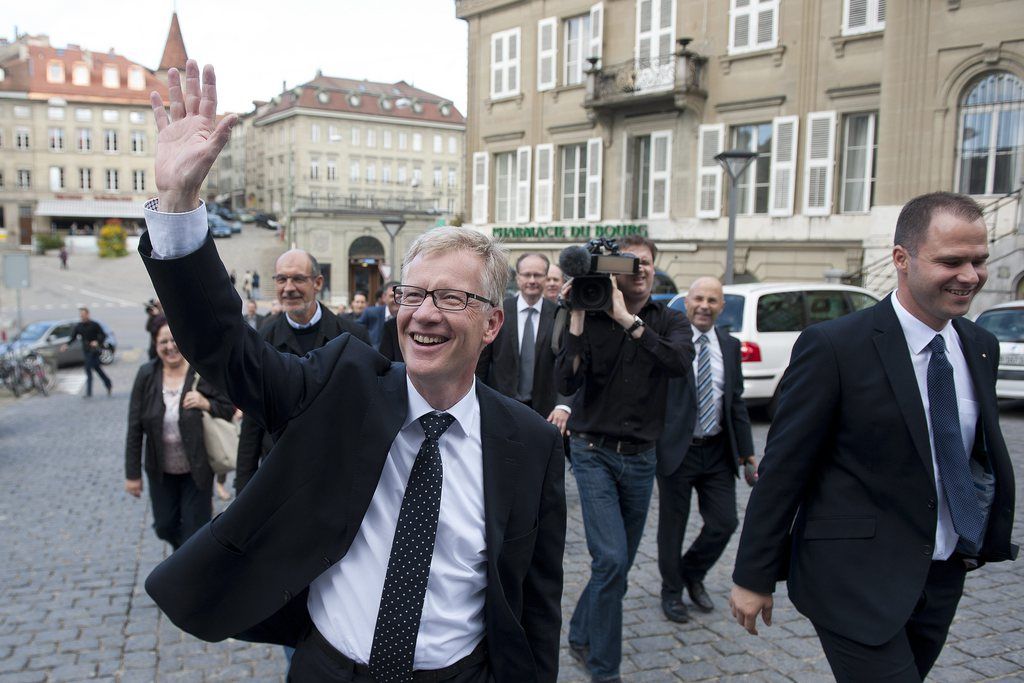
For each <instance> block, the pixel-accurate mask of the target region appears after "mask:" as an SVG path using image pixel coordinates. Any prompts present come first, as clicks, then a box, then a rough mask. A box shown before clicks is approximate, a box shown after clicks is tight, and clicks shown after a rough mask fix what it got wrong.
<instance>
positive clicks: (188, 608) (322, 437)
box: [139, 235, 566, 683]
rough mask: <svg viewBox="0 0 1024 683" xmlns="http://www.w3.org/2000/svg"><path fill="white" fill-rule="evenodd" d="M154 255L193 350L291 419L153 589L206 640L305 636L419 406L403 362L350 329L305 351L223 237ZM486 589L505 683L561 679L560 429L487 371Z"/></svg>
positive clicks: (234, 386) (269, 421) (235, 388)
mask: <svg viewBox="0 0 1024 683" xmlns="http://www.w3.org/2000/svg"><path fill="white" fill-rule="evenodd" d="M150 250H151V246H150V243H149V237H148V235H143V237H142V241H141V244H140V248H139V251H140V252H141V253H142V254H143V257H144V260H145V264H146V267H147V269H148V270H149V273H150V276H151V277H152V279H153V283H154V285H155V286H156V290H157V292H158V294H159V296H160V300H161V301H162V302H163V303H164V309H165V310H166V311H167V317H168V319H169V320H171V323H172V325H173V326H174V328H175V329H177V330H180V331H181V332H180V333H179V336H178V337H177V338H176V341H177V342H178V344H179V347H180V348H181V351H182V353H183V354H184V355H185V357H186V358H188V359H189V360H190V362H192V363H193V364H194V365H195V366H196V367H198V368H199V369H200V371H201V372H202V373H204V376H206V377H209V378H210V380H211V381H212V382H213V383H215V384H218V385H221V386H224V387H226V388H227V390H228V394H229V395H230V396H231V397H232V399H233V400H235V401H236V402H237V403H238V405H239V406H240V407H241V408H242V410H243V411H244V412H245V413H247V414H252V415H254V416H258V417H259V419H260V421H261V422H262V423H263V424H265V425H266V426H267V427H268V428H269V429H271V430H282V431H281V435H280V438H279V439H278V441H277V443H276V444H275V446H274V449H273V450H272V451H271V453H270V454H269V455H268V456H267V458H266V460H265V461H264V463H263V465H262V466H261V467H260V469H259V471H258V472H257V473H256V476H254V477H253V479H252V481H250V482H249V485H248V486H247V487H246V488H245V490H244V491H242V493H241V495H239V496H238V498H237V499H236V500H235V501H234V502H233V503H232V504H231V505H230V506H229V507H228V508H227V510H226V511H225V512H224V513H223V514H221V515H220V516H218V517H216V518H215V519H214V520H213V521H212V522H211V523H210V524H208V525H207V526H205V527H203V528H202V529H201V530H199V531H198V532H197V533H196V534H195V535H193V536H192V537H191V538H190V539H189V540H188V541H187V542H186V543H185V544H184V545H183V546H182V547H181V548H180V549H179V550H178V551H177V552H175V553H174V554H173V555H172V556H171V557H170V558H168V559H167V560H165V561H164V562H163V563H161V564H160V565H159V566H158V567H157V568H156V569H155V570H154V571H153V573H152V574H150V576H149V578H148V579H147V580H146V590H147V591H148V592H149V594H150V595H151V596H152V597H153V599H154V601H155V602H156V603H157V605H159V606H160V608H161V609H162V610H164V612H165V613H166V614H167V615H168V616H169V617H170V619H171V620H172V621H173V622H174V623H175V624H177V625H178V626H179V627H180V628H182V629H184V630H185V631H187V632H189V633H191V634H193V635H195V636H197V637H199V638H202V639H204V640H222V639H224V638H228V637H236V638H242V639H247V640H255V641H259V642H274V643H283V644H289V645H293V644H295V642H296V640H297V639H298V638H300V637H302V636H303V635H304V633H305V632H307V631H308V628H309V624H310V618H309V614H308V611H307V609H306V598H307V595H308V591H307V588H308V586H309V584H310V583H311V582H312V581H313V580H314V579H315V578H316V577H317V576H319V575H320V574H322V573H323V572H324V571H325V570H327V569H328V568H329V567H331V566H332V565H333V564H334V563H335V562H337V561H338V560H340V559H341V558H342V557H344V555H345V554H346V553H347V552H348V549H349V546H350V545H351V543H352V540H353V538H355V536H356V534H357V532H358V531H359V527H360V524H361V523H362V520H363V516H364V515H365V513H366V510H367V508H368V506H369V504H370V500H371V498H372V497H373V493H374V491H375V490H376V487H377V484H378V481H379V478H380V473H381V471H382V469H383V467H384V465H385V462H386V460H387V457H388V451H389V449H390V447H391V444H392V442H393V441H394V438H395V436H396V434H397V433H398V431H399V429H400V428H401V425H402V422H403V421H404V419H405V416H406V414H407V411H408V392H407V389H406V374H405V366H404V365H403V364H401V363H391V362H390V361H388V360H387V359H385V358H384V357H383V356H381V355H380V354H378V353H377V352H376V351H374V350H373V349H371V348H369V347H368V346H366V345H365V344H362V343H360V342H357V341H356V340H354V339H353V338H352V336H351V335H348V334H343V335H341V336H340V337H338V338H336V339H334V340H333V341H331V342H330V343H328V344H327V345H326V346H324V347H322V348H320V349H316V350H315V351H313V352H312V353H310V354H309V355H308V356H306V357H305V358H298V357H296V356H294V355H291V354H283V353H279V352H277V351H275V350H274V349H273V348H271V346H270V345H269V344H266V343H263V342H262V340H260V339H259V337H258V336H257V335H256V334H255V333H254V332H253V331H252V330H251V329H249V327H248V326H247V325H245V324H244V323H243V322H242V318H241V316H240V315H238V309H239V306H240V305H241V302H240V301H239V299H238V295H237V294H236V293H235V292H234V290H233V288H232V287H231V283H230V282H229V281H228V276H227V273H226V272H225V271H224V267H223V264H221V263H220V260H219V259H218V257H217V252H216V248H215V247H214V244H213V240H212V239H211V238H209V237H208V238H207V240H206V243H205V244H204V246H203V247H202V248H200V249H199V250H198V251H197V252H195V253H193V254H190V255H188V256H185V257H182V258H178V259H171V260H154V259H151V258H148V254H149V252H150ZM477 396H478V399H479V404H480V430H481V445H482V451H483V477H484V483H483V486H484V524H485V537H486V540H487V587H486V589H485V594H484V622H485V629H486V637H487V642H488V643H489V648H488V661H489V664H490V671H491V674H492V675H493V676H494V679H495V680H496V681H498V682H499V683H505V682H507V683H520V682H522V681H551V682H553V681H555V680H556V678H557V673H558V648H559V630H560V626H561V604H560V601H561V595H562V553H563V549H564V543H565V514H566V511H565V491H564V462H563V460H564V459H563V456H562V439H561V436H560V435H559V434H558V431H557V430H556V429H555V428H554V427H553V426H551V425H549V424H547V423H546V422H544V421H543V420H542V419H541V418H539V417H538V416H537V415H536V414H535V413H534V412H533V411H531V410H529V409H527V408H526V407H525V406H523V405H521V404H519V403H517V402H516V401H513V400H511V399H507V398H505V397H504V396H501V395H500V394H498V393H497V392H495V391H493V390H491V389H489V388H488V387H486V386H485V385H482V384H479V383H478V384H477Z"/></svg>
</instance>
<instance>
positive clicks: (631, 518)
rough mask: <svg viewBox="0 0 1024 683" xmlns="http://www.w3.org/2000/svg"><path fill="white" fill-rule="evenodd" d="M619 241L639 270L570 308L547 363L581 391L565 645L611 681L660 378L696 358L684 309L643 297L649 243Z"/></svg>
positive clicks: (563, 385)
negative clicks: (604, 304) (573, 575)
mask: <svg viewBox="0 0 1024 683" xmlns="http://www.w3.org/2000/svg"><path fill="white" fill-rule="evenodd" d="M619 247H620V248H621V249H622V252H623V253H625V252H630V253H631V254H632V255H634V256H636V257H637V258H638V259H639V261H640V270H639V272H638V273H636V274H628V275H615V276H612V278H611V279H612V292H611V303H610V305H609V308H608V310H607V311H594V312H586V311H582V310H577V309H573V311H572V313H571V314H570V320H569V333H568V334H567V335H565V343H564V345H563V347H562V349H561V351H560V352H559V354H558V358H557V360H556V362H555V377H556V378H557V380H558V382H559V383H560V385H559V387H558V390H559V392H560V393H562V394H572V393H574V392H577V391H579V393H578V394H577V395H576V399H575V402H574V404H573V412H572V415H571V417H570V418H569V425H568V426H569V430H570V432H571V433H572V439H571V442H570V443H571V450H572V465H573V473H574V474H575V476H576V484H577V487H578V489H579V494H580V504H581V507H582V511H583V525H584V528H585V530H586V537H587V549H588V550H589V551H590V557H591V576H590V581H589V582H588V583H587V585H586V587H585V588H584V589H583V593H582V594H581V595H580V599H579V602H578V603H577V605H576V609H575V611H574V612H573V615H572V621H571V622H570V625H569V650H570V653H571V654H572V656H573V658H574V659H576V660H577V661H578V662H580V663H581V664H583V665H584V666H585V667H586V668H587V670H588V671H589V672H590V675H591V676H592V677H593V680H595V681H604V680H609V681H617V680H619V665H620V663H621V660H622V598H623V596H624V595H625V592H626V577H627V574H628V573H629V568H630V566H631V565H632V564H633V558H634V556H635V555H636V551H637V547H638V546H639V544H640V537H641V535H642V534H643V529H644V522H645V521H646V519H647V509H648V507H649V505H650V502H651V491H652V489H653V486H654V474H655V465H656V456H655V449H654V442H655V441H656V440H657V439H658V436H659V435H660V434H661V430H662V427H663V426H664V422H665V396H666V391H667V387H668V378H669V377H683V376H685V375H686V372H687V370H688V368H689V366H690V364H691V363H692V362H693V357H694V352H693V341H692V338H693V334H692V332H691V329H690V324H689V322H687V320H686V317H685V316H684V315H683V314H682V313H680V312H679V311H675V310H673V309H670V308H666V307H665V305H664V304H661V303H659V302H655V301H652V300H651V298H650V295H651V288H652V287H653V286H654V259H655V257H656V256H657V253H658V249H657V247H656V246H655V244H654V242H653V241H651V240H650V239H648V238H646V237H640V236H629V237H626V238H624V239H622V240H620V241H619ZM571 288H572V283H571V282H570V283H569V284H568V285H566V289H565V296H566V298H568V297H569V294H570V293H571Z"/></svg>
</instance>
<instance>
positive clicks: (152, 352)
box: [145, 299, 167, 360]
mask: <svg viewBox="0 0 1024 683" xmlns="http://www.w3.org/2000/svg"><path fill="white" fill-rule="evenodd" d="M166 322H167V318H165V317H164V309H163V307H162V306H160V302H159V301H158V300H156V299H150V300H149V301H147V302H146V325H145V327H146V336H147V337H149V350H148V354H149V359H150V360H153V359H154V358H156V332H157V330H159V329H160V327H161V326H162V325H163V324H164V323H166Z"/></svg>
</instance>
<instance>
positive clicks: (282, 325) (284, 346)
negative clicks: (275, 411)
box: [235, 304, 370, 492]
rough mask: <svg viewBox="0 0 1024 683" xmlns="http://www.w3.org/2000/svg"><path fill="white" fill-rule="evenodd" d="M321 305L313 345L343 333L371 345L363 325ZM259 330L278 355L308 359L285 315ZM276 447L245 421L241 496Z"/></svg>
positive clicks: (238, 482) (238, 479)
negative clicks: (266, 457) (268, 454)
mask: <svg viewBox="0 0 1024 683" xmlns="http://www.w3.org/2000/svg"><path fill="white" fill-rule="evenodd" d="M319 305H320V314H321V318H320V328H319V329H318V330H317V332H316V339H315V340H314V342H313V346H314V348H320V347H321V346H323V345H324V344H326V343H327V342H329V341H330V340H332V339H334V338H335V337H337V336H338V335H340V334H342V333H343V332H348V333H349V334H351V335H352V336H354V337H355V338H356V339H358V340H360V341H362V342H363V343H365V344H369V343H370V336H369V335H368V334H367V332H366V328H364V327H363V326H362V325H360V324H359V323H356V322H352V321H351V320H346V319H344V318H339V317H338V316H336V315H335V314H334V313H332V312H331V311H329V310H328V309H327V307H326V306H324V305H322V304H319ZM243 320H244V318H243ZM246 324H248V323H246ZM257 330H258V334H259V336H260V338H261V339H263V340H264V341H266V342H267V343H268V344H270V345H271V346H273V347H274V348H275V349H277V350H278V351H281V352H282V353H291V354H294V355H296V356H301V355H304V354H303V353H302V349H301V348H300V347H299V343H298V341H297V340H296V338H295V331H294V328H293V327H292V326H291V325H289V324H288V321H287V320H286V319H285V316H284V315H275V316H273V317H270V318H265V319H264V320H263V322H262V325H260V326H259V327H258V328H257ZM273 445H274V439H273V437H272V436H271V435H270V433H268V432H267V431H266V430H265V429H264V428H263V426H262V425H261V424H260V423H259V421H258V420H256V419H254V418H253V417H252V416H249V415H245V416H243V417H242V432H241V435H240V436H239V437H238V457H237V463H236V464H235V491H236V492H241V490H242V489H243V488H245V485H246V484H248V483H249V480H250V479H252V475H253V474H255V473H256V469H257V468H258V467H259V465H260V460H262V459H263V457H264V456H265V455H266V454H267V453H268V452H269V451H270V448H271V447H272V446H273Z"/></svg>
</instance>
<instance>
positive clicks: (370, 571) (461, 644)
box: [144, 199, 487, 669]
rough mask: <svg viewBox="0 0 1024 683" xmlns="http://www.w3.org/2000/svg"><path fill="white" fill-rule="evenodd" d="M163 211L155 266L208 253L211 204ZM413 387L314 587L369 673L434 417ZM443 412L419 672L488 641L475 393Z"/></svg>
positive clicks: (325, 630)
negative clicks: (365, 501) (371, 486)
mask: <svg viewBox="0 0 1024 683" xmlns="http://www.w3.org/2000/svg"><path fill="white" fill-rule="evenodd" d="M157 208H158V206H157V203H156V200H155V199H153V200H150V201H148V202H146V205H145V209H144V212H145V216H146V224H147V227H148V228H149V239H150V242H151V243H152V245H153V256H154V257H155V258H176V257H179V256H185V255H187V254H190V253H192V252H194V251H196V250H197V249H199V248H200V247H201V246H202V245H203V242H204V241H205V239H206V234H207V226H206V207H205V205H200V207H199V208H198V209H195V210H194V211H190V212H188V213H183V214H168V213H161V212H159V211H157ZM318 310H319V308H318ZM406 387H407V391H408V398H409V414H408V415H407V416H406V420H405V423H404V424H403V425H402V429H401V430H400V431H399V432H398V435H397V436H396V437H395V440H394V442H393V443H392V444H391V448H390V450H389V451H388V457H387V460H386V462H385V463H384V470H383V471H382V472H381V477H380V480H379V481H378V483H377V488H376V490H375V491H374V494H373V498H372V499H371V501H370V506H369V508H368V509H367V511H366V515H365V516H364V517H363V521H362V523H361V524H360V526H359V531H358V533H357V534H356V537H355V539H354V540H353V541H352V545H351V547H350V548H349V550H348V553H347V554H346V555H345V557H343V558H342V559H341V560H340V561H339V562H338V563H337V564H335V565H334V566H333V567H331V568H330V569H328V570H327V571H326V572H324V573H323V574H321V575H320V576H319V577H318V578H317V579H316V580H314V581H313V583H312V584H310V586H309V599H308V601H307V603H306V605H307V608H308V609H309V613H310V616H311V617H312V619H313V623H314V624H315V625H316V627H317V630H319V631H320V633H322V634H323V636H324V637H325V638H326V639H327V641H328V642H329V643H331V645H333V646H334V647H335V649H337V650H338V651H339V652H341V653H342V654H344V655H345V656H347V657H349V658H350V659H353V660H355V661H357V662H361V663H363V664H366V663H369V661H370V647H371V645H372V644H373V630H374V627H375V626H376V623H377V611H378V609H379V608H380V598H381V594H382V593H383V590H384V577H385V575H386V574H387V567H388V560H389V558H390V555H391V543H392V541H393V540H394V536H395V528H396V527H397V525H398V514H399V511H400V510H401V506H402V498H403V496H404V495H405V487H406V483H407V482H408V480H409V473H410V472H411V471H412V465H413V462H414V461H415V459H416V454H417V453H418V452H419V448H420V445H421V444H422V442H423V428H422V427H421V426H420V423H419V422H418V419H419V418H420V417H421V416H423V415H425V414H426V413H429V412H431V411H432V410H434V409H433V408H432V407H431V406H430V404H428V403H427V401H426V399H424V398H423V397H422V396H421V395H420V394H419V392H417V391H416V389H415V387H413V385H412V382H411V381H409V380H408V378H406ZM446 412H448V413H449V414H451V415H452V417H454V418H455V421H454V422H453V423H452V425H451V426H450V427H449V428H448V430H447V431H446V432H445V433H444V434H443V435H442V436H441V439H440V441H439V445H440V449H441V462H442V464H443V470H444V474H443V479H442V484H441V510H440V513H439V515H438V522H437V536H436V540H435V542H434V554H433V557H432V559H431V562H430V578H429V579H428V582H427V594H426V598H425V599H424V604H423V614H422V617H421V618H420V629H419V634H418V636H417V639H416V654H415V658H414V660H413V666H414V668H416V669H440V668H444V667H446V666H449V665H451V664H454V663H455V662H457V661H458V660H460V659H462V658H463V657H465V656H467V655H468V654H470V653H471V652H472V651H473V649H474V648H475V647H476V646H477V644H478V643H479V642H480V641H481V640H482V639H483V637H484V615H483V612H484V591H485V589H486V587H487V543H486V537H485V533H484V485H483V447H482V445H481V432H480V404H479V401H478V399H477V393H476V385H474V386H473V387H472V388H470V390H469V392H468V393H467V394H466V395H465V396H464V397H463V398H462V399H461V400H460V401H459V402H458V403H456V404H455V405H454V406H452V407H451V408H449V409H448V410H447V411H446ZM341 456H342V454H339V457H341ZM339 493H343V492H339Z"/></svg>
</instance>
